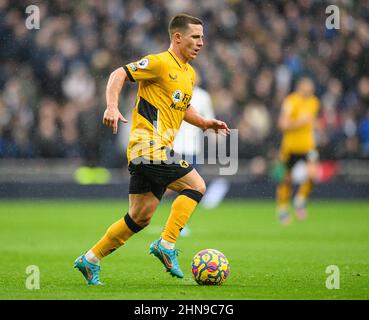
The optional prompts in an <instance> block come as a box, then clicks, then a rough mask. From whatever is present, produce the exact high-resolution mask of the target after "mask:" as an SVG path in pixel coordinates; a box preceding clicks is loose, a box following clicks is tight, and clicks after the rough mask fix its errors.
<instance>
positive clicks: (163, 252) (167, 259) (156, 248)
mask: <svg viewBox="0 0 369 320" xmlns="http://www.w3.org/2000/svg"><path fill="white" fill-rule="evenodd" d="M150 254H153V255H154V256H155V257H157V258H158V259H159V260H160V262H161V263H162V264H163V265H164V267H165V269H166V270H167V272H169V273H170V274H171V275H172V277H177V278H183V272H182V271H181V268H180V267H179V263H178V259H177V256H178V250H177V249H166V248H163V247H162V246H161V245H160V239H159V240H156V241H154V242H153V243H152V244H151V245H150Z"/></svg>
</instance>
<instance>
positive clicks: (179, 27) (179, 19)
mask: <svg viewBox="0 0 369 320" xmlns="http://www.w3.org/2000/svg"><path fill="white" fill-rule="evenodd" d="M189 24H201V25H203V22H202V21H201V19H199V18H196V17H193V16H190V15H188V14H185V13H181V14H177V15H175V16H174V17H173V18H172V19H171V20H170V22H169V28H168V31H169V38H172V34H173V33H174V32H177V31H180V32H184V31H186V30H187V28H188V25H189Z"/></svg>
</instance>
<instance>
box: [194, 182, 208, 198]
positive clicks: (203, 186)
mask: <svg viewBox="0 0 369 320" xmlns="http://www.w3.org/2000/svg"><path fill="white" fill-rule="evenodd" d="M195 190H196V191H198V192H200V193H201V194H203V195H204V194H205V192H206V184H205V182H204V180H203V181H202V182H201V183H199V184H198V185H197V186H196V188H195Z"/></svg>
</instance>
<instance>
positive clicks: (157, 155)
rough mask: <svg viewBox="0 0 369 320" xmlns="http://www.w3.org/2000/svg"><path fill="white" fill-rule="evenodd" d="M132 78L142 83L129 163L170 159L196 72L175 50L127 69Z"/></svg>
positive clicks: (149, 58) (135, 109)
mask: <svg viewBox="0 0 369 320" xmlns="http://www.w3.org/2000/svg"><path fill="white" fill-rule="evenodd" d="M124 69H125V71H126V73H127V76H128V78H129V79H130V80H131V81H133V82H136V81H137V82H139V87H138V93H137V99H136V104H135V107H134V109H133V113H132V127H131V133H130V141H129V145H128V148H127V158H128V162H130V161H131V160H132V159H135V158H137V157H144V158H146V159H150V160H166V159H167V155H166V150H165V149H166V148H172V147H173V141H174V138H175V136H176V133H177V131H178V129H179V128H180V126H181V122H182V120H183V117H184V115H185V111H186V110H187V108H188V106H189V105H190V101H191V97H192V89H193V87H194V85H195V80H196V79H195V77H196V75H195V71H194V69H193V68H192V67H191V66H190V65H189V64H188V63H183V62H181V60H180V59H179V58H178V57H177V56H176V55H175V53H174V52H173V51H172V50H170V49H169V50H168V51H165V52H161V53H159V54H151V55H148V56H146V57H144V58H142V59H141V60H139V61H136V62H132V63H129V64H127V65H125V66H124Z"/></svg>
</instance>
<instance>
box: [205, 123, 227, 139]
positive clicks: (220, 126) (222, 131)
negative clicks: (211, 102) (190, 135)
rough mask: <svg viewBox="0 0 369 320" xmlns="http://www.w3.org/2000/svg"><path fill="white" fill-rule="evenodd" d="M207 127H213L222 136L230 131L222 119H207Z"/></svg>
mask: <svg viewBox="0 0 369 320" xmlns="http://www.w3.org/2000/svg"><path fill="white" fill-rule="evenodd" d="M207 129H213V130H214V131H215V132H216V133H220V134H221V135H223V136H227V135H229V134H230V132H231V130H230V129H229V128H228V126H227V124H226V123H225V122H224V121H220V120H217V119H211V120H208V123H207Z"/></svg>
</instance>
